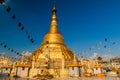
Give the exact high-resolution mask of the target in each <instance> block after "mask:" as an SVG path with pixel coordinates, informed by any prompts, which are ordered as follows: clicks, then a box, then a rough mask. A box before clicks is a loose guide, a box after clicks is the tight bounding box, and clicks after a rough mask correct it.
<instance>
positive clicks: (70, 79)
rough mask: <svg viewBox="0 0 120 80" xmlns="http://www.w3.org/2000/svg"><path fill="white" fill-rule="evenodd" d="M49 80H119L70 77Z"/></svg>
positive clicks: (112, 78) (115, 79)
mask: <svg viewBox="0 0 120 80" xmlns="http://www.w3.org/2000/svg"><path fill="white" fill-rule="evenodd" d="M51 80H120V78H119V77H103V78H98V77H80V78H72V77H66V78H55V79H51Z"/></svg>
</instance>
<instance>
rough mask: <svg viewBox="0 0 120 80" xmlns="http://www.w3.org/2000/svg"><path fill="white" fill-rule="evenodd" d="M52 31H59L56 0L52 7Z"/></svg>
mask: <svg viewBox="0 0 120 80" xmlns="http://www.w3.org/2000/svg"><path fill="white" fill-rule="evenodd" d="M49 32H50V33H57V32H58V26H57V17H56V1H55V0H54V6H53V9H52V19H51V25H50V31H49Z"/></svg>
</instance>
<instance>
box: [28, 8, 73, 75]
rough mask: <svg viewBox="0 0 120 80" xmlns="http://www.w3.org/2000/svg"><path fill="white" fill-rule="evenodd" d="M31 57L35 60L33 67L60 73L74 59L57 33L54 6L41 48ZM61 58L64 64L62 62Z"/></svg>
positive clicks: (60, 35)
mask: <svg viewBox="0 0 120 80" xmlns="http://www.w3.org/2000/svg"><path fill="white" fill-rule="evenodd" d="M33 57H34V58H35V67H37V68H38V67H39V68H44V67H48V68H49V69H50V70H52V72H53V71H54V70H55V69H57V70H59V72H60V70H61V69H62V68H63V66H64V67H65V68H66V65H67V64H69V63H70V62H71V61H72V60H73V59H74V54H73V52H72V51H71V50H69V49H68V48H67V46H66V45H65V43H64V39H63V36H62V34H61V33H60V32H59V31H58V25H57V17H56V7H55V6H54V7H53V9H52V19H51V25H50V30H49V32H48V33H47V34H46V35H45V37H44V39H43V42H42V44H41V46H40V47H39V48H37V49H36V50H35V51H34V52H33V54H32V56H31V57H30V58H31V59H32V58H33ZM63 58H64V63H63V62H62V59H63ZM53 74H55V73H53Z"/></svg>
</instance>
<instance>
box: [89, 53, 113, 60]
mask: <svg viewBox="0 0 120 80" xmlns="http://www.w3.org/2000/svg"><path fill="white" fill-rule="evenodd" d="M97 56H101V57H102V59H103V60H110V59H111V58H113V57H115V56H113V55H111V54H103V55H99V53H94V54H93V55H92V56H90V58H91V59H95V58H96V57H97Z"/></svg>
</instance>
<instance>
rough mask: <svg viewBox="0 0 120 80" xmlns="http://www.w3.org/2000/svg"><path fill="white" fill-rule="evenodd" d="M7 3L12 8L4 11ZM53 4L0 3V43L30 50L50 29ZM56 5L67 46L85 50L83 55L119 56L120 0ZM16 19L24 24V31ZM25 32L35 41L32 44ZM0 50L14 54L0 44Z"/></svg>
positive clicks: (38, 0)
mask: <svg viewBox="0 0 120 80" xmlns="http://www.w3.org/2000/svg"><path fill="white" fill-rule="evenodd" d="M7 6H10V7H11V11H10V13H7V12H6V8H7ZM52 7H53V0H29V1H28V0H8V1H7V3H6V4H5V5H0V42H3V43H5V44H7V46H8V47H10V48H13V49H14V50H16V51H18V52H20V53H21V52H22V51H29V52H31V53H32V52H33V51H34V50H35V49H36V48H38V47H39V46H40V44H41V43H42V40H43V37H44V35H45V34H46V33H47V32H48V30H49V28H50V20H51V14H52V11H51V10H52ZM56 7H57V18H58V27H59V31H60V32H61V33H62V35H63V37H64V40H65V43H66V45H67V47H68V48H70V49H71V50H72V51H74V52H76V53H77V54H81V55H82V54H83V53H84V52H86V53H85V54H84V56H91V55H93V54H94V53H99V54H100V55H103V54H112V55H120V0H69V1H68V0H56ZM13 14H16V19H15V20H13V19H12V18H11V16H12V15H13ZM18 22H21V23H22V24H23V25H24V27H25V30H24V31H21V30H20V28H19V27H18V25H17V24H18ZM26 31H27V32H29V34H30V36H31V37H32V38H33V39H34V40H35V42H34V43H33V44H32V43H31V42H30V41H29V39H28V38H27V36H26V33H25V32H26ZM105 38H107V41H105V40H104V39H105ZM114 42H115V44H114V45H112V44H113V43H114ZM104 46H107V47H106V48H104ZM89 48H91V50H89ZM2 52H5V53H6V55H8V56H9V55H16V54H15V53H12V52H10V51H8V49H4V48H3V47H2V46H0V53H2Z"/></svg>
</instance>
